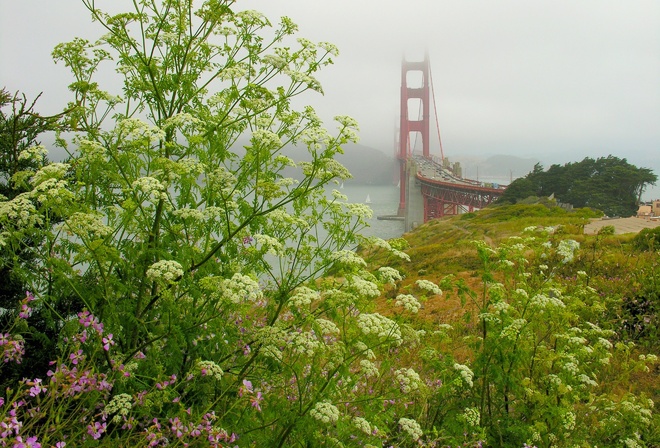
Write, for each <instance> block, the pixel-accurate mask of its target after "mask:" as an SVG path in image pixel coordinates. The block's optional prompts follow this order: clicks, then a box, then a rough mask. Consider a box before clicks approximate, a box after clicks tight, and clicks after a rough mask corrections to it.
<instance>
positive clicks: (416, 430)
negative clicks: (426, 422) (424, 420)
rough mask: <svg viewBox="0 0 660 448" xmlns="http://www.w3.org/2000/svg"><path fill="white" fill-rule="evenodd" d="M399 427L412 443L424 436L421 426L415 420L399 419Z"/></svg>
mask: <svg viewBox="0 0 660 448" xmlns="http://www.w3.org/2000/svg"><path fill="white" fill-rule="evenodd" d="M399 426H401V429H403V430H404V431H405V432H406V433H408V435H409V436H410V437H412V439H413V440H414V441H417V440H419V439H420V437H422V435H423V434H424V433H423V432H422V428H421V426H419V423H417V422H416V421H415V420H413V419H410V418H405V417H402V418H400V419H399Z"/></svg>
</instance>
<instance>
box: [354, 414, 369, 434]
mask: <svg viewBox="0 0 660 448" xmlns="http://www.w3.org/2000/svg"><path fill="white" fill-rule="evenodd" d="M353 425H355V427H356V428H357V429H359V430H360V431H362V432H363V433H365V434H368V435H371V424H370V423H369V422H368V421H367V420H366V419H364V418H362V417H353Z"/></svg>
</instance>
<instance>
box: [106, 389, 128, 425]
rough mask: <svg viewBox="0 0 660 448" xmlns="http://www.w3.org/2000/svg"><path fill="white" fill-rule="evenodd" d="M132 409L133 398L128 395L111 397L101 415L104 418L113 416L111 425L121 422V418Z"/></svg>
mask: <svg viewBox="0 0 660 448" xmlns="http://www.w3.org/2000/svg"><path fill="white" fill-rule="evenodd" d="M132 408H133V397H131V396H130V395H129V394H117V395H115V396H114V397H112V400H110V402H109V403H108V404H106V405H105V408H104V409H103V413H104V414H105V415H106V416H110V415H112V414H115V415H114V416H113V417H112V422H113V423H119V422H121V421H122V417H126V416H127V415H128V413H129V412H130V410H131V409H132Z"/></svg>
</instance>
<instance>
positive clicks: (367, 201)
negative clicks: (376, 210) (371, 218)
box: [364, 194, 371, 204]
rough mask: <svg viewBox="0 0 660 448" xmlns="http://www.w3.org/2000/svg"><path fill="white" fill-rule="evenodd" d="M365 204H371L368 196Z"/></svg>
mask: <svg viewBox="0 0 660 448" xmlns="http://www.w3.org/2000/svg"><path fill="white" fill-rule="evenodd" d="M364 203H365V204H371V197H370V196H369V194H367V199H365V200H364Z"/></svg>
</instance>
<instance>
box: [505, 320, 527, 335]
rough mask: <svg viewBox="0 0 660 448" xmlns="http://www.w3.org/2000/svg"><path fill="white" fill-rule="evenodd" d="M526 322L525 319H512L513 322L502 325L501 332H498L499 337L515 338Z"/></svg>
mask: <svg viewBox="0 0 660 448" xmlns="http://www.w3.org/2000/svg"><path fill="white" fill-rule="evenodd" d="M526 323H527V321H526V320H525V319H514V320H513V322H511V323H510V324H509V325H507V326H506V327H504V329H503V330H502V333H500V337H502V338H503V339H512V340H513V339H515V338H516V337H517V336H518V334H520V331H521V330H522V328H523V327H524V326H525V324H526Z"/></svg>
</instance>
